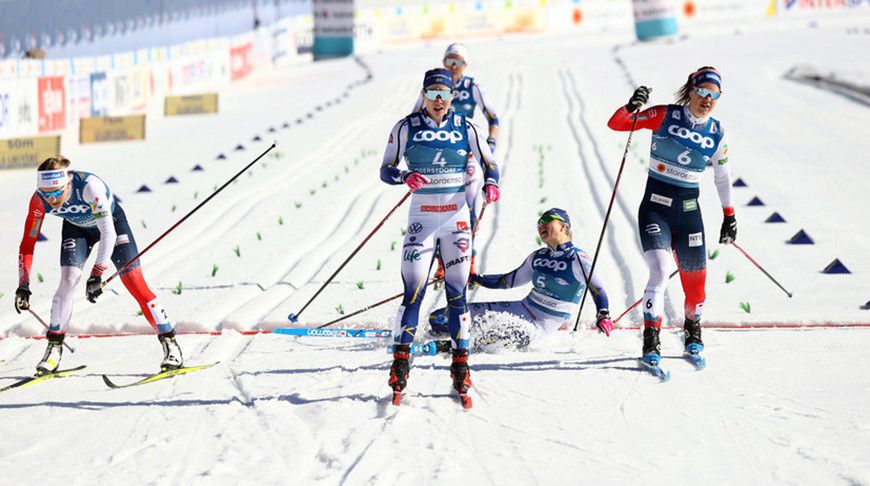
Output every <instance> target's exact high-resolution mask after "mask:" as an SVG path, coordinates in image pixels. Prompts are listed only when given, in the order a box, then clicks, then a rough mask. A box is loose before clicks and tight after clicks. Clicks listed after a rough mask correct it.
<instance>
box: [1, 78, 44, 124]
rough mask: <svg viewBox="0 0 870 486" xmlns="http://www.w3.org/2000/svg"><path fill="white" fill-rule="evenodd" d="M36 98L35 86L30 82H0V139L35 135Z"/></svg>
mask: <svg viewBox="0 0 870 486" xmlns="http://www.w3.org/2000/svg"><path fill="white" fill-rule="evenodd" d="M37 98H38V95H37V86H36V83H34V82H32V80H31V81H30V82H19V81H18V80H0V137H2V138H11V137H17V136H22V135H25V136H27V135H33V134H34V133H36V131H37V129H38V126H37V112H36V111H37Z"/></svg>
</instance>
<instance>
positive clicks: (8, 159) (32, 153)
mask: <svg viewBox="0 0 870 486" xmlns="http://www.w3.org/2000/svg"><path fill="white" fill-rule="evenodd" d="M59 153H60V135H49V136H46V137H24V138H10V139H6V140H0V169H24V168H28V169H29V168H32V167H36V166H38V165H39V164H41V163H42V161H43V160H45V159H47V158H49V157H52V156H55V155H57V154H59Z"/></svg>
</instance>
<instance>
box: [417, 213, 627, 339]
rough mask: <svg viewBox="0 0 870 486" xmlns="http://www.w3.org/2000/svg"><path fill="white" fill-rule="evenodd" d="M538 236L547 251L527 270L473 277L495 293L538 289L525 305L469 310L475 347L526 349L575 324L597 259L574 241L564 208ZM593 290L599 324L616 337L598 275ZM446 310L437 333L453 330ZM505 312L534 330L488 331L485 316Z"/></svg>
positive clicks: (545, 217)
mask: <svg viewBox="0 0 870 486" xmlns="http://www.w3.org/2000/svg"><path fill="white" fill-rule="evenodd" d="M538 235H539V236H540V238H541V241H543V242H544V243H545V244H546V245H547V247H546V248H541V249H540V250H536V251H534V252H532V254H530V255H529V256H528V257H527V258H526V259H525V261H523V263H522V265H520V266H519V267H518V268H517V269H515V270H513V271H512V272H508V273H505V274H493V275H476V274H472V275H471V278H470V279H471V281H473V282H477V283H479V284H480V285H482V286H484V287H486V288H490V289H512V288H516V287H520V286H523V285H526V284H528V283H531V284H532V290H531V292H529V295H527V296H526V297H525V298H524V299H523V300H519V301H507V302H478V303H472V304H470V305H469V308H470V309H471V317H472V320H473V323H472V326H471V334H472V336H473V339H472V348H473V349H477V348H480V347H482V346H489V345H492V344H495V343H496V341H498V342H499V343H500V344H512V345H514V346H516V347H524V346H526V345H528V344H529V342H530V341H531V340H532V339H533V338H534V337H536V336H542V335H546V334H551V333H553V332H555V331H556V330H557V329H559V328H560V327H561V326H562V325H563V324H565V322H567V321H569V320H570V319H571V314H573V313H574V311H575V310H576V309H577V305H578V304H579V303H580V296H581V295H583V290H584V289H585V288H586V283H587V280H588V276H589V271H590V269H591V267H592V260H591V259H590V258H589V256H588V255H587V254H586V252H584V251H583V250H581V249H580V248H578V247H576V246H574V244H573V243H572V242H571V239H572V234H571V220H570V218H569V217H568V213H567V212H565V211H564V210H562V209H558V208H552V209H549V210H547V211H546V212H544V213H543V214H542V215H541V217H540V218H539V219H538ZM589 289H590V290H591V291H592V298H593V300H594V301H595V307H596V308H597V310H598V315H597V318H596V321H597V322H596V325H597V327H598V329H599V330H600V331H601V332H603V333H605V334H606V335H607V336H610V331H612V330H613V322H611V320H610V311H609V310H608V303H607V293H606V292H605V291H604V286H603V285H602V284H601V280H600V279H599V278H598V276H597V275H593V276H592V280H591V281H589ZM444 311H445V309H443V308H442V309H438V310H436V311H435V312H433V313H432V314H431V315H430V316H429V324H430V325H431V328H432V332H433V333H436V334H441V333H445V332H446V331H447V326H446V319H445V314H444ZM487 311H490V312H503V313H507V314H511V315H512V316H514V317H515V318H516V319H518V320H520V321H521V322H526V323H530V324H531V326H523V325H515V326H512V327H509V328H488V327H487V326H486V324H485V322H484V321H483V317H484V313H485V312H487Z"/></svg>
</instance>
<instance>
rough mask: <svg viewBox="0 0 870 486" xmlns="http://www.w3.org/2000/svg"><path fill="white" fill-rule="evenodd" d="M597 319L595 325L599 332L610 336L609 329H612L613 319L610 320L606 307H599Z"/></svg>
mask: <svg viewBox="0 0 870 486" xmlns="http://www.w3.org/2000/svg"><path fill="white" fill-rule="evenodd" d="M597 319H598V321H597V322H596V323H595V327H597V328H598V330H599V331H600V332H603V333H604V334H605V335H606V336H607V337H610V331H612V330H613V321H611V320H610V311H608V310H607V309H601V310H600V311H598V317H597Z"/></svg>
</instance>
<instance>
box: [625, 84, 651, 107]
mask: <svg viewBox="0 0 870 486" xmlns="http://www.w3.org/2000/svg"><path fill="white" fill-rule="evenodd" d="M650 92H652V88H648V87H646V86H640V87H638V88H637V89H636V90H634V94H632V95H631V98H629V100H628V104H627V105H625V107H626V108H627V109H628V111H631V112H634V111H638V110H640V109H641V108H642V107H643V105H645V104H646V102H647V101H649V94H650Z"/></svg>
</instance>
